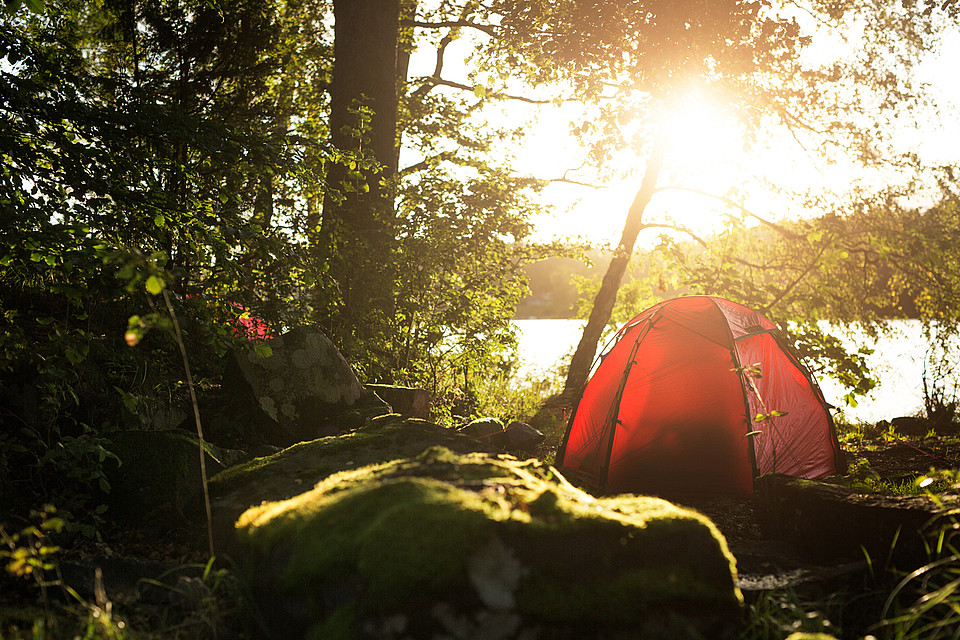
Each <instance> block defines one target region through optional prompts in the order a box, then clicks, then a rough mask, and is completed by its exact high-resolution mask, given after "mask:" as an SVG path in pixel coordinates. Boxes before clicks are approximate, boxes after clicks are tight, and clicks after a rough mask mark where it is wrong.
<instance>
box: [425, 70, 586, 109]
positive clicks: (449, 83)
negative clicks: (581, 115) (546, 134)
mask: <svg viewBox="0 0 960 640" xmlns="http://www.w3.org/2000/svg"><path fill="white" fill-rule="evenodd" d="M423 80H424V82H426V83H427V84H431V85H433V86H438V85H439V86H444V87H452V88H454V89H461V90H462V91H470V92H471V93H475V89H476V87H471V86H470V85H468V84H463V83H460V82H454V81H453V80H444V79H443V78H438V77H436V76H426V77H424V78H423ZM424 86H426V85H424ZM478 86H479V85H478ZM431 88H432V87H431ZM418 91H419V89H418ZM488 95H490V96H492V97H494V98H501V99H503V100H517V101H518V102H526V103H528V104H554V101H553V100H537V99H535V98H528V97H526V96H515V95H511V94H508V93H500V92H499V91H492V92H490V93H489V94H488ZM563 102H576V100H574V99H573V98H565V99H564V100H563Z"/></svg>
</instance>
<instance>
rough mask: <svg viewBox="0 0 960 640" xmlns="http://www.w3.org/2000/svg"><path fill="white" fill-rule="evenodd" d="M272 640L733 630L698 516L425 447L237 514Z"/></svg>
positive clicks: (520, 465)
mask: <svg viewBox="0 0 960 640" xmlns="http://www.w3.org/2000/svg"><path fill="white" fill-rule="evenodd" d="M238 535H239V542H240V545H241V549H242V553H241V554H239V556H238V557H239V558H240V559H241V562H242V572H243V574H244V575H245V577H246V580H247V582H248V585H249V587H250V590H251V593H252V595H253V597H254V598H255V600H256V601H257V603H258V606H259V610H260V612H261V613H262V614H263V615H264V616H265V618H266V620H265V622H266V624H267V626H268V628H270V629H271V630H272V631H273V632H274V633H275V634H276V635H277V637H283V638H527V637H530V638H533V637H548V638H582V637H593V638H596V637H638V638H642V637H651V638H653V637H662V638H666V637H669V638H681V639H682V638H701V637H709V638H724V637H735V634H736V631H737V628H738V625H739V621H740V614H741V607H742V598H741V595H740V592H739V590H738V589H737V587H736V583H735V569H734V562H733V559H732V557H731V556H730V554H729V552H728V551H727V547H726V543H725V541H724V540H723V538H722V536H720V535H719V534H718V532H717V530H716V529H715V527H714V526H713V524H712V523H711V522H710V521H709V520H707V519H706V518H705V517H703V516H701V515H699V514H697V513H695V512H692V511H688V510H684V509H681V508H679V507H676V506H674V505H672V504H670V503H668V502H666V501H663V500H660V499H657V498H644V497H632V496H627V497H620V498H608V499H595V498H593V497H591V496H589V495H588V494H586V493H584V492H582V491H580V490H579V489H576V488H575V487H573V486H572V485H570V484H569V483H567V482H566V481H565V480H563V478H562V477H560V476H559V474H558V473H557V472H556V470H555V469H553V468H552V467H549V466H546V465H544V464H542V463H540V462H537V461H535V460H529V461H526V462H521V461H518V460H516V459H514V458H512V457H509V456H491V455H489V454H482V453H474V454H467V455H457V454H454V453H452V452H451V451H449V450H448V449H446V448H443V447H431V448H430V449H427V450H426V451H424V452H423V453H422V454H421V455H419V456H418V457H416V458H407V459H402V460H394V461H391V462H385V463H380V464H374V465H370V466H367V467H363V468H358V469H355V470H352V471H345V472H342V473H337V474H335V475H332V476H330V477H329V478H327V479H326V480H324V481H323V482H321V483H319V484H318V485H317V486H316V487H315V488H313V489H312V490H309V491H307V492H305V493H302V494H300V495H298V496H296V497H293V498H291V499H289V500H284V501H280V502H269V503H264V504H262V505H260V506H257V507H254V508H251V509H250V510H248V511H247V512H245V513H244V514H243V515H242V516H241V518H240V520H239V522H238Z"/></svg>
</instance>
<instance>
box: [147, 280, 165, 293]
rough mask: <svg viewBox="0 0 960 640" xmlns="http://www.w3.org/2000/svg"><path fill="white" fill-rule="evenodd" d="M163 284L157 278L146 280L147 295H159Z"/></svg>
mask: <svg viewBox="0 0 960 640" xmlns="http://www.w3.org/2000/svg"><path fill="white" fill-rule="evenodd" d="M164 286H165V285H164V282H163V280H161V279H160V278H159V277H157V276H150V277H149V278H147V284H146V288H147V293H149V294H151V295H155V296H156V295H160V292H161V291H163V287H164Z"/></svg>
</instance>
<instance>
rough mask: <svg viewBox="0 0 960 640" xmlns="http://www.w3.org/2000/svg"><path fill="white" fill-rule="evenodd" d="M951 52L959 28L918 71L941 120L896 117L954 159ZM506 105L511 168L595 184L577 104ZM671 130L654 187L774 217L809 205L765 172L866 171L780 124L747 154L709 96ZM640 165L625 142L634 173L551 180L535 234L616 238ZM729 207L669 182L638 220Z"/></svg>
mask: <svg viewBox="0 0 960 640" xmlns="http://www.w3.org/2000/svg"><path fill="white" fill-rule="evenodd" d="M458 45H459V46H458ZM467 49H468V43H466V42H462V43H454V46H451V47H450V49H449V50H448V52H447V56H446V58H445V65H444V74H443V75H444V77H445V78H449V79H456V80H459V81H462V80H463V78H464V77H465V75H466V74H465V72H464V66H463V63H462V62H461V61H460V58H462V57H463V56H464V55H465V53H466V51H467ZM433 56H434V53H433V52H432V51H427V52H424V53H423V54H421V55H420V56H417V55H415V56H414V58H413V60H412V66H411V74H413V75H421V74H422V75H427V74H429V73H432V71H433V64H434V62H435V59H434V57H433ZM957 60H960V35H958V33H957V32H956V31H954V32H951V33H950V34H947V35H946V36H944V39H943V45H942V47H941V50H940V51H939V55H937V56H936V57H935V58H934V59H931V60H928V61H926V62H924V64H922V65H921V66H920V69H919V78H920V79H921V80H923V81H926V82H928V83H929V84H930V85H931V87H932V91H933V93H934V96H935V98H936V101H937V102H938V103H939V104H940V105H941V107H942V114H944V115H943V117H942V118H941V119H940V121H938V122H932V121H930V120H928V119H926V120H923V121H918V122H902V123H900V124H901V126H902V130H901V131H899V132H898V134H897V139H898V146H899V147H901V148H902V150H904V151H907V150H910V151H916V152H919V153H920V154H921V155H922V157H924V158H926V159H928V160H929V161H931V162H933V161H936V162H940V163H946V162H958V161H960V115H958V116H957V117H952V114H954V113H956V114H960V83H957V82H956V81H955V80H954V78H955V77H956V73H955V66H956V61H957ZM505 109H509V111H510V116H509V117H510V118H511V119H513V120H522V119H524V118H526V120H527V122H528V124H527V127H526V131H527V139H526V142H525V144H524V145H523V147H522V148H521V149H518V150H516V151H515V153H516V156H515V162H514V167H515V168H516V169H517V170H518V171H520V172H522V173H526V174H528V175H533V176H535V177H537V178H542V179H547V180H552V179H559V178H562V177H564V175H565V174H566V175H567V177H569V178H570V179H574V180H582V181H584V182H589V183H591V184H598V182H599V181H598V179H597V178H596V177H595V176H593V175H592V174H591V173H589V172H577V171H576V169H577V168H578V167H579V166H580V165H581V163H582V162H583V159H584V157H585V154H586V152H585V151H584V150H583V149H582V148H581V147H580V145H579V144H578V142H577V140H576V139H575V138H574V137H573V136H572V135H571V134H570V133H569V124H568V123H569V121H570V117H571V113H572V112H573V110H574V109H576V107H568V106H565V107H555V106H540V107H535V106H531V105H527V104H524V103H519V102H515V103H510V104H509V105H507V106H506V107H505ZM671 129H672V132H671V135H670V146H669V148H668V150H667V159H666V163H665V170H664V173H662V174H661V176H660V180H659V181H658V187H665V186H682V187H685V188H688V189H695V190H699V191H702V192H706V193H710V194H714V195H717V196H733V198H734V199H735V200H737V201H739V202H740V203H741V204H742V205H744V206H745V207H746V208H748V209H749V210H751V211H753V212H754V213H756V214H758V215H761V216H764V217H769V218H771V219H777V218H782V217H797V216H800V215H810V213H811V212H804V211H801V210H799V209H798V208H797V205H796V204H795V201H793V200H791V199H787V198H784V197H782V196H779V195H777V194H775V193H774V192H772V191H771V190H769V189H766V188H764V187H763V186H762V184H761V183H762V182H763V180H767V181H771V182H774V183H776V184H778V185H781V186H785V187H788V188H792V189H794V190H797V191H802V190H805V189H808V188H814V189H816V190H817V191H818V192H820V193H842V192H843V191H844V190H845V189H847V188H848V187H849V186H850V185H851V184H852V183H853V182H855V181H857V180H862V179H863V174H862V172H860V171H859V170H858V169H857V167H856V166H855V165H854V164H852V163H847V164H846V165H845V164H844V163H843V162H840V163H838V164H833V165H830V166H824V165H823V164H822V163H820V162H819V160H816V159H814V158H812V157H811V155H810V154H808V153H807V152H805V151H804V150H803V149H801V148H800V147H799V146H798V145H797V144H796V142H795V141H794V140H793V139H792V138H791V137H790V136H789V135H787V134H786V133H785V132H779V133H773V134H771V135H769V136H767V137H766V140H767V143H766V144H765V145H759V146H758V148H755V149H753V150H752V151H751V152H750V153H746V152H745V151H744V149H743V142H742V140H741V138H740V137H739V133H738V132H737V131H736V129H735V128H734V127H732V126H731V125H730V123H729V122H724V121H723V120H721V119H720V117H719V116H718V115H717V114H716V112H714V111H713V110H711V109H710V106H709V105H708V104H696V103H693V104H689V105H686V106H685V107H684V110H683V112H681V113H678V114H677V117H676V119H675V121H674V122H673V123H672V125H671ZM645 164H646V157H645V156H642V155H637V153H636V152H635V151H632V150H625V151H624V152H622V153H621V154H620V155H619V157H617V158H616V160H615V162H614V165H615V166H617V167H619V168H622V169H623V170H624V173H625V174H632V175H627V176H626V177H624V178H620V179H616V180H609V181H607V182H604V183H602V184H600V186H602V188H592V187H586V186H579V185H575V184H569V183H562V182H555V183H552V184H551V185H550V186H549V187H548V188H547V190H546V192H545V196H546V199H547V201H548V202H549V203H550V204H551V206H552V209H553V212H552V213H551V214H550V215H549V216H547V217H546V218H545V219H542V220H538V221H536V225H537V228H538V238H539V239H543V240H549V239H552V238H564V237H577V236H580V237H582V238H584V239H587V240H590V241H592V242H595V243H610V244H614V243H616V241H617V240H618V239H619V236H620V231H621V229H622V225H623V221H624V219H625V216H626V213H627V210H628V208H629V206H630V203H631V202H632V200H633V198H634V195H635V194H636V190H637V188H638V187H639V185H640V180H641V178H642V174H643V169H644V167H645ZM894 179H895V177H894ZM733 212H734V211H733V210H732V209H730V208H729V207H726V206H725V205H723V204H722V203H720V202H718V201H717V200H715V199H712V198H708V197H704V196H702V195H697V194H694V193H689V192H683V191H672V190H671V191H664V192H662V193H658V194H657V195H656V196H655V197H654V199H653V201H652V202H651V203H650V205H649V207H648V208H647V212H646V214H645V219H646V220H654V219H657V220H664V219H666V220H671V221H673V222H677V223H680V224H684V225H687V226H689V227H691V228H692V229H694V230H695V231H696V232H697V233H700V234H709V233H710V232H711V231H717V230H719V229H721V228H722V226H723V222H724V219H725V218H724V214H725V213H733ZM659 233H660V232H659V231H656V230H651V231H647V232H646V234H647V235H646V236H645V237H641V239H640V242H641V243H643V242H647V243H650V242H653V241H655V240H656V237H657V236H658V234H659Z"/></svg>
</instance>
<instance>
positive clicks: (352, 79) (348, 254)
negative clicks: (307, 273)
mask: <svg viewBox="0 0 960 640" xmlns="http://www.w3.org/2000/svg"><path fill="white" fill-rule="evenodd" d="M333 13H334V21H335V24H334V46H333V53H334V65H333V80H332V82H331V84H330V141H331V143H332V145H333V146H334V147H335V148H337V149H341V150H344V151H362V152H363V153H364V155H365V156H366V157H372V158H373V159H374V160H376V161H377V163H378V164H379V165H380V171H361V172H360V173H359V174H358V173H357V170H351V169H350V168H349V167H347V166H344V165H343V164H341V163H330V164H329V165H328V167H327V175H326V194H325V196H324V200H323V213H322V218H321V228H320V236H319V242H318V246H317V247H316V251H317V252H318V255H319V257H320V259H321V260H323V261H324V262H326V264H327V265H328V266H329V269H330V274H331V275H332V276H333V278H334V279H335V280H336V282H337V284H338V287H339V293H340V300H339V303H338V306H339V310H338V312H337V313H333V314H332V315H331V317H330V318H328V319H327V321H328V322H329V323H330V324H329V326H327V329H328V330H329V331H332V332H333V333H335V334H338V335H337V337H340V338H341V340H342V339H344V338H347V336H353V337H354V338H358V339H359V340H360V341H361V342H363V341H364V340H365V339H367V338H370V337H372V336H376V335H377V333H378V331H379V328H380V327H378V326H376V325H377V322H376V321H375V320H374V317H376V318H380V319H381V320H382V319H385V318H389V317H391V316H392V312H391V305H392V304H393V288H394V287H393V283H394V278H393V276H392V271H391V270H392V268H393V263H394V260H393V259H392V253H393V251H394V244H395V233H394V231H395V230H394V227H395V212H394V189H393V187H392V178H393V177H394V175H395V174H396V169H397V167H396V163H397V153H396V144H397V142H396V139H397V44H398V33H399V30H400V0H335V1H334V3H333ZM359 107H364V108H368V109H370V111H371V112H372V114H371V115H370V116H369V120H368V121H366V122H364V121H363V120H364V117H362V116H360V115H358V113H357V109H358V108H359ZM335 193H339V194H340V195H341V196H342V197H334V195H333V194H335ZM341 344H342V347H346V348H347V349H348V350H350V346H349V345H347V344H343V343H341Z"/></svg>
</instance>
